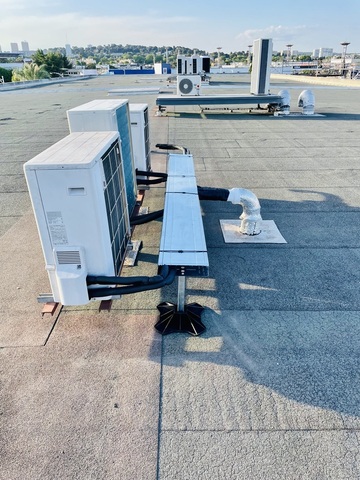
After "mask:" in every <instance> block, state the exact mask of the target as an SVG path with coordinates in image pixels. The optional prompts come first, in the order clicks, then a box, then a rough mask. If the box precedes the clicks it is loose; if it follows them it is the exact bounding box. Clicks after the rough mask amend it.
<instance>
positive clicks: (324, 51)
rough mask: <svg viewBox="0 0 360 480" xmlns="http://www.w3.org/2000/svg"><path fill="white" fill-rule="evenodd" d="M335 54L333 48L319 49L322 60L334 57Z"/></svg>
mask: <svg viewBox="0 0 360 480" xmlns="http://www.w3.org/2000/svg"><path fill="white" fill-rule="evenodd" d="M333 53H334V50H333V49H332V48H324V47H321V48H320V49H319V57H320V58H326V57H332V56H333Z"/></svg>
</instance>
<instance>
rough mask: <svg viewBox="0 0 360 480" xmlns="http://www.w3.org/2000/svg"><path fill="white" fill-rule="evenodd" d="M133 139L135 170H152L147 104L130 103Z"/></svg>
mask: <svg viewBox="0 0 360 480" xmlns="http://www.w3.org/2000/svg"><path fill="white" fill-rule="evenodd" d="M129 107H130V122H131V138H132V146H133V152H134V161H135V168H137V169H138V170H143V171H150V170H151V158H150V132H149V109H148V105H147V104H145V103H130V104H129Z"/></svg>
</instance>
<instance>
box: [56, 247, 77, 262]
mask: <svg viewBox="0 0 360 480" xmlns="http://www.w3.org/2000/svg"><path fill="white" fill-rule="evenodd" d="M56 257H57V262H58V264H59V265H81V258H80V252H79V251H78V250H68V251H57V252H56Z"/></svg>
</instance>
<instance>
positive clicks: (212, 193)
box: [197, 186, 230, 202]
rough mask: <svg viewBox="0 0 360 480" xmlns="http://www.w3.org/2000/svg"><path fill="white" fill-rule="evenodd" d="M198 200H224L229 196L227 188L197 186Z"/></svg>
mask: <svg viewBox="0 0 360 480" xmlns="http://www.w3.org/2000/svg"><path fill="white" fill-rule="evenodd" d="M197 189H198V195H199V200H217V201H220V202H226V201H227V199H228V198H229V193H230V192H229V190H228V189H227V188H214V187H199V186H198V187H197Z"/></svg>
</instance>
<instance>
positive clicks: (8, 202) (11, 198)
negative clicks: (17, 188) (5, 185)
mask: <svg viewBox="0 0 360 480" xmlns="http://www.w3.org/2000/svg"><path fill="white" fill-rule="evenodd" d="M0 204H1V214H0V218H3V217H13V216H14V217H16V216H19V215H25V214H26V213H28V212H29V210H30V208H31V202H30V197H29V194H28V192H27V191H22V192H0Z"/></svg>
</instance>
